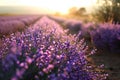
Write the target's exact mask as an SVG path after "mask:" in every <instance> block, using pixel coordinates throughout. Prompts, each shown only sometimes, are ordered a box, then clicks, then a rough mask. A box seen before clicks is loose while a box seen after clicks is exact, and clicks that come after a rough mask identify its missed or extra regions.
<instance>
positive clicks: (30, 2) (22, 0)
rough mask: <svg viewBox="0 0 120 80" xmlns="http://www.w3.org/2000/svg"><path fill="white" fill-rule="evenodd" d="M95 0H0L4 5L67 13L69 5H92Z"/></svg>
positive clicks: (87, 6)
mask: <svg viewBox="0 0 120 80" xmlns="http://www.w3.org/2000/svg"><path fill="white" fill-rule="evenodd" d="M95 3H96V0H0V5H3V6H4V5H5V6H32V7H37V8H43V9H47V10H48V11H49V12H51V13H53V12H60V13H62V14H66V13H68V10H69V9H70V8H71V7H86V8H89V7H92V6H93V5H94V4H95Z"/></svg>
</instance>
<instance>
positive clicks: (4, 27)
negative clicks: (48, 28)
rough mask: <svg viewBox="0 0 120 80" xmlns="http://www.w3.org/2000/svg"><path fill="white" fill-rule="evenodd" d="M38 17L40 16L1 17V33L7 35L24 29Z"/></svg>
mask: <svg viewBox="0 0 120 80" xmlns="http://www.w3.org/2000/svg"><path fill="white" fill-rule="evenodd" d="M38 18H39V17H38V16H26V17H25V16H24V17H23V16H19V17H18V16H17V17H15V16H14V17H13V18H12V17H2V18H0V34H1V35H5V34H10V33H12V32H16V31H20V30H23V29H24V28H26V27H27V26H29V25H30V24H33V23H34V22H35V21H36V20H38ZM2 19H3V20H2Z"/></svg>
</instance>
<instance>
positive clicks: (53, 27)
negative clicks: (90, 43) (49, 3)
mask: <svg viewBox="0 0 120 80" xmlns="http://www.w3.org/2000/svg"><path fill="white" fill-rule="evenodd" d="M78 36H79V35H74V36H72V35H66V33H65V32H64V30H63V29H62V28H61V27H60V25H58V24H57V23H56V22H54V21H53V20H50V19H49V18H47V17H43V18H41V19H40V20H39V21H37V22H36V24H34V25H33V26H32V27H29V28H28V29H26V30H25V32H22V33H16V34H11V36H10V38H3V39H2V42H3V45H1V47H0V50H1V51H0V54H1V64H0V80H105V79H106V77H107V74H105V73H103V72H102V71H97V70H95V68H94V67H93V66H92V65H90V64H88V61H87V60H86V57H87V56H86V55H85V54H86V52H87V49H88V47H87V46H86V43H85V42H84V40H79V38H78ZM94 51H95V50H93V51H91V54H92V53H94Z"/></svg>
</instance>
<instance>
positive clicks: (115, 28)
mask: <svg viewBox="0 0 120 80" xmlns="http://www.w3.org/2000/svg"><path fill="white" fill-rule="evenodd" d="M91 37H92V41H93V43H94V45H95V46H96V47H97V48H98V49H100V50H106V51H111V52H116V53H119V52H120V25H119V24H116V25H115V24H107V23H106V24H99V27H98V28H97V29H96V30H94V31H91Z"/></svg>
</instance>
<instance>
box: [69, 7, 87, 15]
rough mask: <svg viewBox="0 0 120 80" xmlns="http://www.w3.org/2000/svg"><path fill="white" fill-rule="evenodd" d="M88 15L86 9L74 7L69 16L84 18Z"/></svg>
mask: <svg viewBox="0 0 120 80" xmlns="http://www.w3.org/2000/svg"><path fill="white" fill-rule="evenodd" d="M85 13H86V9H85V8H84V7H81V8H77V7H72V8H70V9H69V14H70V15H75V16H84V15H85Z"/></svg>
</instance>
